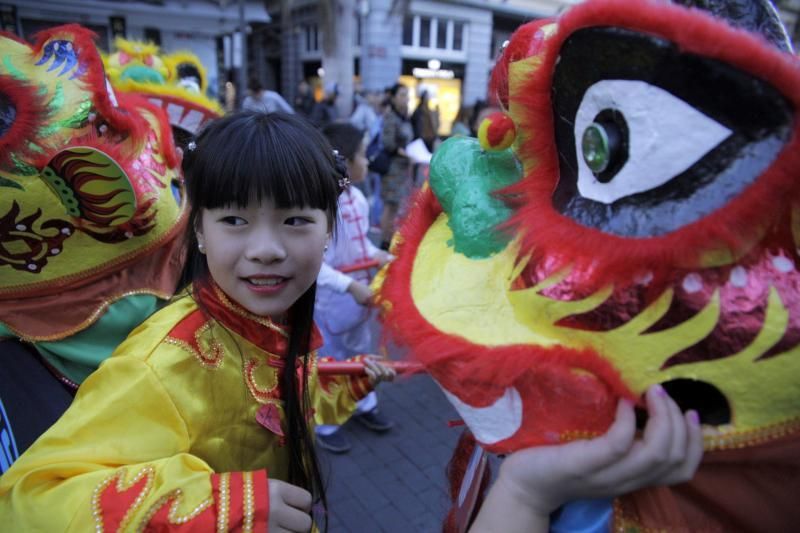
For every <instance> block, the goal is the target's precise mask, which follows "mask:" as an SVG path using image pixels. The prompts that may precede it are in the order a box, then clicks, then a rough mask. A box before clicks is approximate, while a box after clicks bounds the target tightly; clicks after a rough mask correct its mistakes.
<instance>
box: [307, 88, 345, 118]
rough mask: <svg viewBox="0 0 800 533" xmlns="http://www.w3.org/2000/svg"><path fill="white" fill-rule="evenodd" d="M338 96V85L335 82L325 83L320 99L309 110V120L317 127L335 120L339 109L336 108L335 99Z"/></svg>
mask: <svg viewBox="0 0 800 533" xmlns="http://www.w3.org/2000/svg"><path fill="white" fill-rule="evenodd" d="M338 97H339V87H338V86H337V85H336V83H335V82H328V83H326V84H325V93H324V94H323V96H322V100H321V101H319V102H317V103H316V104H315V105H314V110H313V111H312V112H311V122H313V123H314V124H315V125H316V126H317V127H318V128H322V127H325V126H327V125H328V124H330V123H332V122H336V120H337V119H338V118H339V111H338V110H337V109H336V99H337V98H338Z"/></svg>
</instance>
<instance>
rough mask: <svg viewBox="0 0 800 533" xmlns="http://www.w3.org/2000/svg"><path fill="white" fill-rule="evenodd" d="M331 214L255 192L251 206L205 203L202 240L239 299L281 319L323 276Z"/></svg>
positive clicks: (215, 273) (216, 272) (228, 290)
mask: <svg viewBox="0 0 800 533" xmlns="http://www.w3.org/2000/svg"><path fill="white" fill-rule="evenodd" d="M328 236H329V235H328V217H327V215H326V213H325V211H323V210H321V209H313V208H307V207H306V208H299V207H296V208H290V209H279V208H277V207H276V206H275V203H274V202H273V201H272V200H271V199H263V200H262V202H261V203H260V204H259V203H258V202H257V201H256V200H255V198H254V199H252V200H251V202H250V204H249V205H248V206H247V207H246V208H239V207H236V206H235V205H234V206H229V207H224V208H219V209H203V210H202V212H201V214H200V227H199V228H197V240H198V243H199V244H201V245H202V246H203V247H204V248H205V254H206V261H207V262H208V269H209V271H210V273H211V277H212V278H213V279H214V281H215V282H216V283H217V285H219V287H220V288H221V289H222V290H223V291H224V292H225V294H227V295H228V296H230V297H231V298H233V299H234V300H235V301H236V302H237V303H238V304H239V305H241V306H242V307H244V308H245V309H247V310H248V311H250V312H251V313H253V314H255V315H259V316H268V317H270V318H272V319H273V320H274V321H281V320H282V319H283V317H284V314H285V313H286V311H288V309H289V307H291V306H292V304H294V302H295V301H297V299H298V298H299V297H300V296H301V295H302V294H303V293H304V292H305V291H306V290H308V288H309V287H310V286H311V284H312V283H314V281H315V280H316V279H317V274H319V269H320V265H321V264H322V254H323V252H324V247H325V243H326V242H327V241H328Z"/></svg>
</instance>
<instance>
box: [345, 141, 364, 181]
mask: <svg viewBox="0 0 800 533" xmlns="http://www.w3.org/2000/svg"><path fill="white" fill-rule="evenodd" d="M368 165H369V160H368V159H367V143H366V142H364V141H361V144H360V145H359V147H358V150H356V153H355V155H353V159H348V160H347V173H348V174H350V180H351V181H352V182H353V183H361V182H362V181H364V178H365V177H366V176H367V166H368Z"/></svg>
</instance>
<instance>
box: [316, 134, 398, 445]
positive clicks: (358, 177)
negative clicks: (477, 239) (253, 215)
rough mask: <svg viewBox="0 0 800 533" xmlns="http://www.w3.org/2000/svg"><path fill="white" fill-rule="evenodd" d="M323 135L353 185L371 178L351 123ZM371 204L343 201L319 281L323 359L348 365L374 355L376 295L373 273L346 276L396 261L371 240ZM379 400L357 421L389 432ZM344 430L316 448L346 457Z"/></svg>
mask: <svg viewBox="0 0 800 533" xmlns="http://www.w3.org/2000/svg"><path fill="white" fill-rule="evenodd" d="M322 133H323V134H324V135H325V136H326V137H327V138H328V140H329V141H330V142H331V145H332V146H333V147H334V148H335V149H336V150H337V151H338V152H339V154H340V155H341V156H342V157H343V158H344V159H345V160H346V164H347V170H348V174H349V175H350V180H351V181H352V182H353V183H359V182H361V181H363V180H364V178H365V176H366V173H367V164H368V161H367V157H366V141H365V137H364V134H363V133H362V132H361V131H360V130H358V129H357V128H356V127H354V126H353V125H351V124H348V123H335V124H330V125H328V126H326V127H325V128H323V130H322ZM368 229H369V203H368V202H367V199H366V198H365V197H364V194H363V193H362V192H361V191H360V190H359V189H358V187H348V188H346V189H345V190H344V192H342V194H341V195H340V196H339V220H338V221H337V226H336V235H335V236H334V238H332V239H331V241H330V242H329V245H328V248H327V250H326V251H325V256H324V262H323V264H322V269H321V270H320V273H319V276H318V278H317V299H316V306H315V317H316V322H317V325H318V327H319V328H320V331H321V332H322V336H323V338H324V346H323V348H321V349H320V351H319V353H320V355H325V356H330V357H333V358H335V359H339V360H341V359H346V358H348V357H352V356H354V355H360V354H368V353H371V352H373V351H374V345H373V339H372V331H371V330H372V320H373V318H374V317H373V315H374V313H373V311H372V309H371V307H370V305H371V303H372V291H371V290H370V288H369V285H368V284H369V281H370V270H369V269H368V268H362V269H355V270H351V271H349V272H347V273H345V272H343V271H342V270H350V268H352V267H354V266H358V265H363V264H366V263H370V262H374V261H378V263H379V264H381V265H382V264H384V263H386V261H388V260H389V259H390V258H391V255H390V254H388V253H387V252H385V251H383V250H381V249H379V248H378V247H376V246H375V245H373V244H372V242H371V241H370V240H369V238H368V236H367V230H368ZM377 405H378V400H377V397H376V395H375V393H374V392H371V393H370V394H369V395H367V396H366V397H365V398H364V399H363V400H361V401H360V402H359V404H358V407H357V410H356V414H355V415H354V418H356V419H357V420H358V421H359V422H362V423H363V424H364V425H366V426H367V427H368V428H370V429H373V430H375V431H385V430H387V429H389V428H390V427H391V426H392V424H391V422H389V421H387V420H385V419H383V417H382V416H380V415H379V414H378V412H377ZM338 429H339V426H317V442H318V444H319V445H320V446H322V447H323V448H326V449H328V450H330V451H333V452H338V453H342V452H345V451H347V450H348V449H349V448H350V445H349V443H348V442H347V440H346V438H345V437H344V435H342V434H341V433H338V432H337V430H338Z"/></svg>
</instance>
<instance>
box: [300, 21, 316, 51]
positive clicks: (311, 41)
mask: <svg viewBox="0 0 800 533" xmlns="http://www.w3.org/2000/svg"><path fill="white" fill-rule="evenodd" d="M303 29H304V32H305V35H306V52H316V51H318V50H319V29H318V27H317V25H316V24H309V25H306V26H303Z"/></svg>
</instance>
